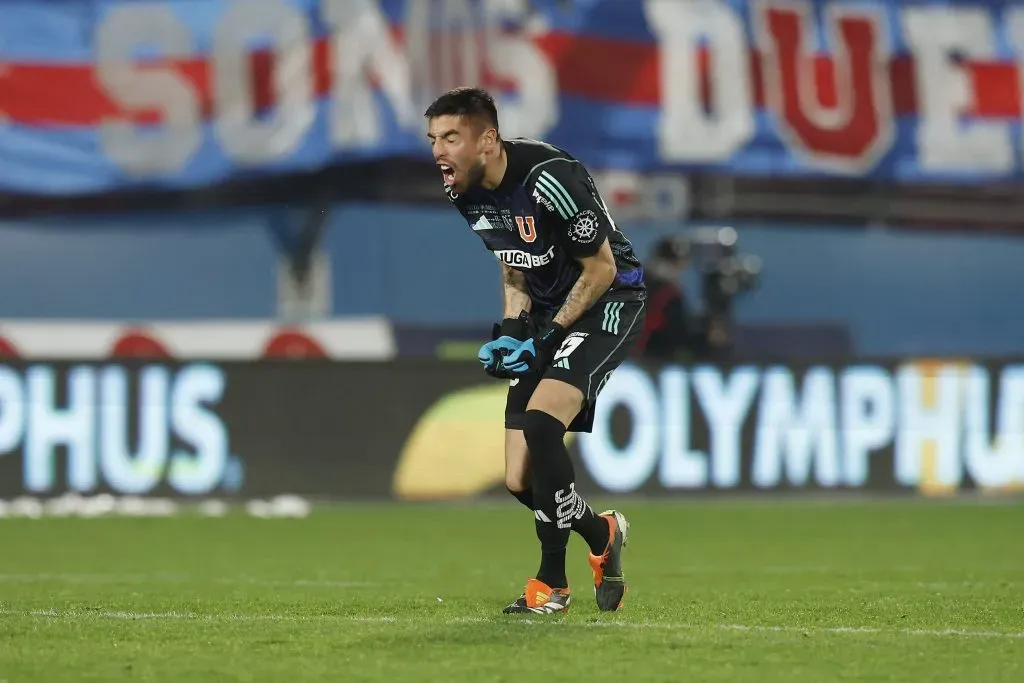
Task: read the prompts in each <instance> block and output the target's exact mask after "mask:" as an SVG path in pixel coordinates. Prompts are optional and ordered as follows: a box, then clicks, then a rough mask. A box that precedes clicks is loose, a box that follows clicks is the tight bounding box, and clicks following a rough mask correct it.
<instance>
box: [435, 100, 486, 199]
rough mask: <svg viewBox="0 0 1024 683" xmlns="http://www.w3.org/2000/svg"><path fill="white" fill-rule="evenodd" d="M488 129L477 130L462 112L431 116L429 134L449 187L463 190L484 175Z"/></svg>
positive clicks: (445, 181) (442, 174)
mask: <svg viewBox="0 0 1024 683" xmlns="http://www.w3.org/2000/svg"><path fill="white" fill-rule="evenodd" d="M487 133H488V131H487V130H484V131H481V132H478V131H476V130H474V127H473V125H472V124H471V122H470V121H467V120H466V119H465V117H461V116H438V117H437V118H434V119H430V127H429V130H428V132H427V138H428V139H429V140H430V145H431V151H432V152H433V154H434V161H436V162H437V165H438V166H439V167H440V169H441V176H442V177H443V178H444V184H445V186H446V187H449V188H451V190H452V191H453V192H454V193H456V194H462V193H463V192H465V191H466V190H468V189H469V188H470V187H472V186H474V185H476V184H477V183H479V182H480V180H481V179H482V178H483V176H484V162H485V155H484V151H485V149H486V142H487Z"/></svg>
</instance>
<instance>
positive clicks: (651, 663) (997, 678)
mask: <svg viewBox="0 0 1024 683" xmlns="http://www.w3.org/2000/svg"><path fill="white" fill-rule="evenodd" d="M596 502H597V501H595V503H596ZM621 509H623V510H624V511H625V512H626V514H627V515H628V516H629V518H630V521H631V522H632V529H631V535H630V547H629V548H628V549H627V551H626V557H625V570H626V576H627V579H628V580H629V581H630V583H631V584H632V587H631V590H630V592H629V594H628V595H627V604H626V606H625V609H624V610H623V611H620V612H618V613H615V614H604V613H599V612H598V611H597V608H596V606H595V605H594V602H593V591H592V587H591V585H590V583H589V574H588V566H587V562H586V548H585V545H584V544H583V542H582V541H581V540H580V539H579V538H578V537H575V536H574V537H573V539H572V541H571V544H570V547H569V571H570V580H571V582H572V588H573V590H574V594H575V598H576V600H575V603H574V604H573V607H572V609H571V610H570V612H569V613H568V614H566V615H561V616H558V617H555V618H551V617H543V618H541V617H534V618H524V617H509V616H504V615H502V614H501V613H500V612H501V608H502V607H503V606H504V605H505V604H507V603H508V602H510V601H511V600H512V599H514V598H515V597H516V596H517V595H518V594H519V592H520V590H521V588H522V584H523V583H524V582H525V580H526V578H527V576H528V575H530V574H531V573H532V572H533V571H534V570H535V569H536V564H537V551H536V539H535V537H534V532H533V519H532V517H531V515H530V514H529V513H528V512H527V511H525V510H523V509H522V508H520V507H516V506H515V505H513V504H511V503H510V504H508V505H469V504H467V505H394V506H388V505H346V506H335V507H325V508H318V509H315V510H314V512H313V514H312V515H311V516H309V517H307V518H305V519H269V520H268V519H256V518H252V517H249V516H247V515H244V514H241V513H235V514H231V515H228V516H227V517H223V518H201V517H188V516H184V517H176V518H167V519H137V518H136V519H131V518H106V519H93V520H84V519H40V520H27V519H6V520H0V682H5V683H29V682H39V683H59V682H61V681H102V682H104V683H110V682H111V681H160V682H161V683H163V682H175V681H188V682H190V683H194V682H196V681H285V682H287V683H300V682H304V681H317V682H319V681H332V682H336V681H345V682H349V681H387V682H391V681H458V682H465V683H470V682H472V683H480V682H485V681H508V682H509V683H522V682H523V681H559V682H564V681H569V682H571V681H585V682H587V683H596V682H598V681H615V682H617V683H628V681H629V680H630V679H635V680H637V681H665V682H666V683H668V682H671V683H681V682H684V681H685V682H688V683H690V682H700V681H708V682H717V681H722V682H725V681H729V682H740V683H755V682H756V683H829V682H831V681H843V682H848V681H865V682H866V681H871V682H879V683H880V682H882V681H885V682H894V681H899V682H904V681H905V682H908V683H909V682H914V683H917V682H932V681H936V682H937V681H941V682H943V683H954V682H961V681H962V682H964V683H967V682H970V683H1003V682H1006V683H1010V682H1013V683H1020V682H1021V681H1024V505H1021V504H1020V503H1016V504H1014V503H1009V504H984V503H964V502H951V503H927V502H915V501H902V502H895V501H873V502H868V501H862V502H850V501H845V502H841V503H829V502H822V501H817V502H809V501H808V502H779V501H775V502H765V501H757V500H748V501H707V502H686V503H679V502H675V503H651V502H635V503H629V504H624V505H622V506H621Z"/></svg>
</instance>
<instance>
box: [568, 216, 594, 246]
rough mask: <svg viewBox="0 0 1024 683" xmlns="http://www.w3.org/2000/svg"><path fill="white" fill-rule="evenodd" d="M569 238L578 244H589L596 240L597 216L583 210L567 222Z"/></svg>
mask: <svg viewBox="0 0 1024 683" xmlns="http://www.w3.org/2000/svg"><path fill="white" fill-rule="evenodd" d="M569 238H570V239H572V241H573V242H577V243H579V244H590V243H591V242H593V241H594V240H595V239H596V238H597V214H596V213H594V212H593V211H591V210H590V209H584V210H583V211H580V212H579V213H577V214H576V215H575V216H573V218H572V221H570V222H569Z"/></svg>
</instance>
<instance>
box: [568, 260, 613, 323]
mask: <svg viewBox="0 0 1024 683" xmlns="http://www.w3.org/2000/svg"><path fill="white" fill-rule="evenodd" d="M607 289H608V285H607V283H598V282H595V281H594V280H592V279H591V278H590V277H589V276H588V275H587V274H586V273H583V274H582V275H580V277H579V279H578V280H576V284H575V285H573V288H572V289H571V290H570V291H569V296H568V297H566V299H565V303H564V304H562V308H561V309H560V310H559V311H558V314H557V315H556V316H555V322H556V323H558V324H559V325H561V326H562V327H569V326H570V325H572V324H573V323H574V322H576V321H577V320H579V318H580V317H581V316H582V315H583V314H584V313H586V312H587V310H588V309H589V308H590V307H591V306H593V305H594V302H595V301H597V300H598V299H600V298H601V295H602V294H604V293H605V291H606V290H607Z"/></svg>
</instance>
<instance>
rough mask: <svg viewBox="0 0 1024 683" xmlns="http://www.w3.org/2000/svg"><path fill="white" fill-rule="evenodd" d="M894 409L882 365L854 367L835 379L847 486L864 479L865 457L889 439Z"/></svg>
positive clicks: (890, 383)
mask: <svg viewBox="0 0 1024 683" xmlns="http://www.w3.org/2000/svg"><path fill="white" fill-rule="evenodd" d="M895 410H896V398H895V388H894V387H893V383H892V380H891V378H890V377H889V373H887V372H886V371H885V370H883V369H882V368H878V367H872V366H869V365H865V366H854V367H852V368H848V369H847V370H846V371H845V372H844V373H843V374H842V376H841V377H840V378H839V423H840V424H841V425H842V453H843V482H844V483H845V484H846V485H847V486H863V485H864V484H865V483H866V482H867V480H868V471H869V469H870V468H869V462H868V458H869V456H870V455H871V453H872V452H873V451H876V450H878V449H880V448H882V447H883V446H885V445H886V444H887V443H888V442H889V439H891V438H892V433H893V428H894V427H895V425H896V412H895Z"/></svg>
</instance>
